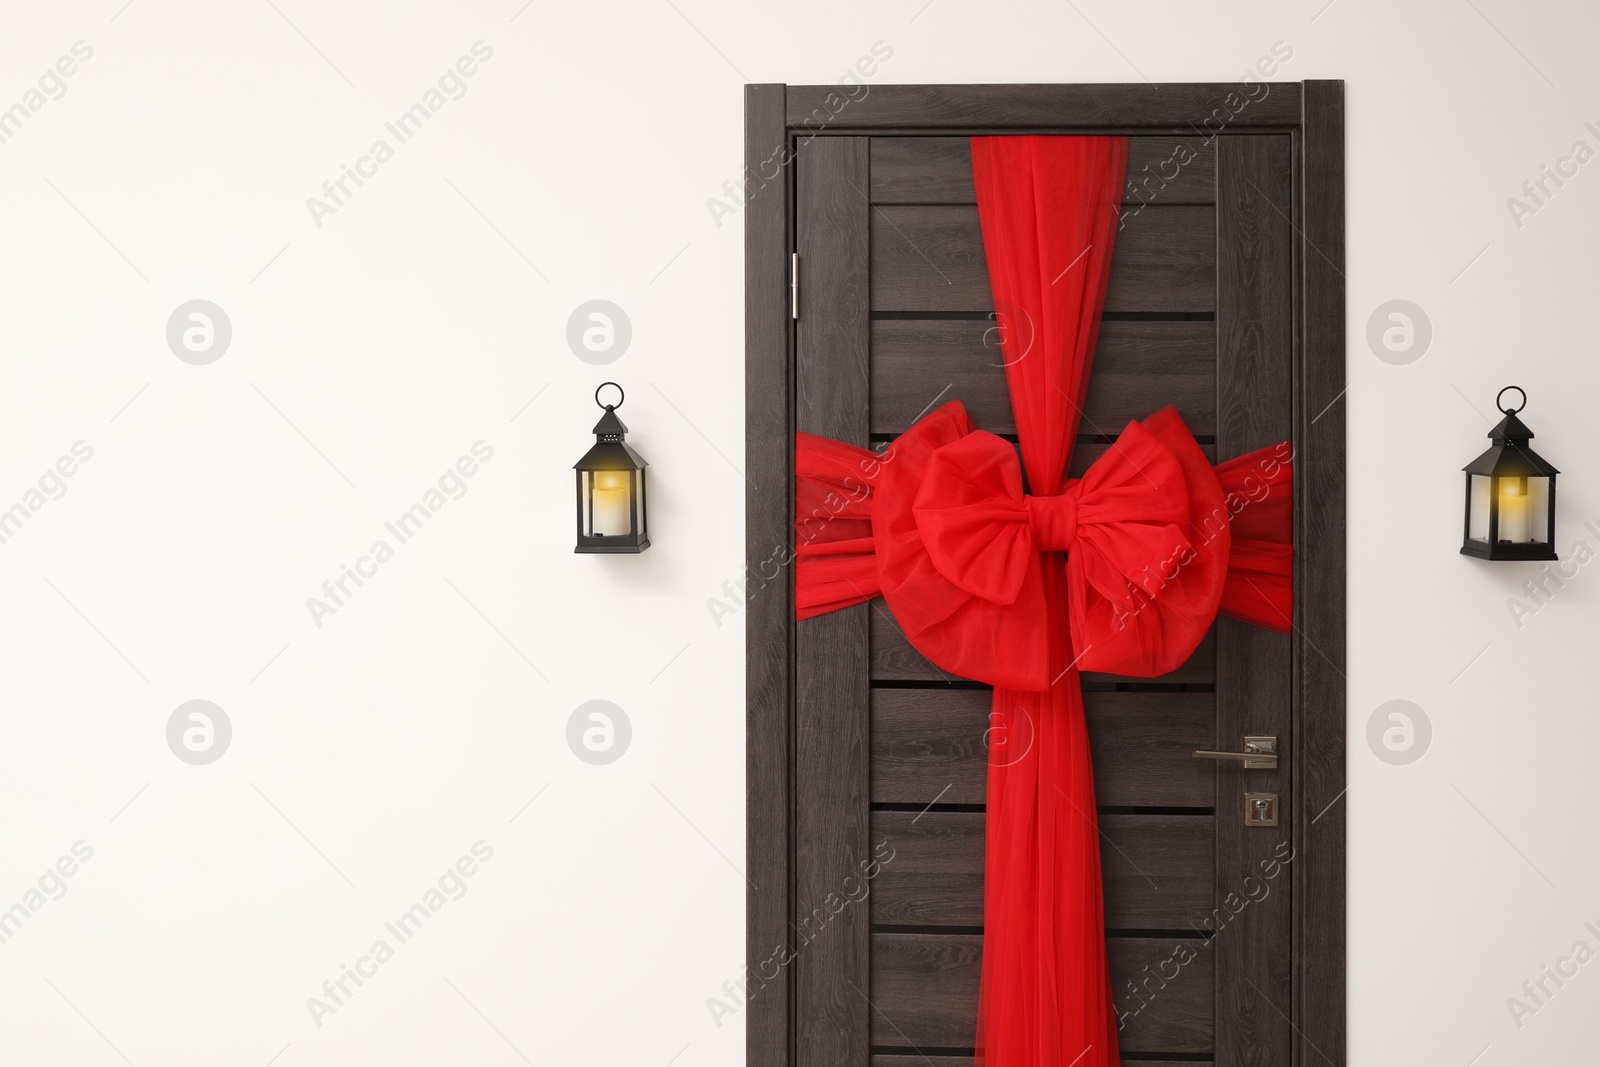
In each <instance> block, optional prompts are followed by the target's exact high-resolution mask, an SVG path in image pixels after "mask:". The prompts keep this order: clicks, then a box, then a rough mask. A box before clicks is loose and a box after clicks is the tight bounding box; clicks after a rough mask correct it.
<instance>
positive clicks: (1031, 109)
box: [788, 82, 1300, 134]
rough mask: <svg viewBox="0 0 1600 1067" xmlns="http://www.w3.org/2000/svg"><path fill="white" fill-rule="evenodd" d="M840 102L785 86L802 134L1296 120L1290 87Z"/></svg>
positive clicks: (877, 97)
mask: <svg viewBox="0 0 1600 1067" xmlns="http://www.w3.org/2000/svg"><path fill="white" fill-rule="evenodd" d="M858 92H859V91H858ZM844 99H845V98H843V97H842V95H841V92H840V87H839V86H838V85H791V86H789V92H788V122H789V125H790V126H791V127H793V128H795V129H797V130H801V131H804V132H806V133H812V132H821V131H826V132H830V133H831V132H839V133H844V132H849V131H855V130H866V131H874V130H877V129H882V128H889V129H904V130H917V131H928V132H934V131H938V132H946V131H948V132H971V133H985V132H989V131H995V132H1005V131H1012V132H1017V131H1021V130H1038V131H1039V132H1048V133H1089V132H1101V133H1149V132H1152V131H1153V130H1155V129H1163V130H1165V129H1170V130H1171V131H1173V132H1180V133H1185V134H1187V133H1192V132H1194V131H1195V130H1200V131H1202V132H1204V133H1206V134H1210V133H1213V132H1216V131H1218V130H1221V129H1249V128H1256V127H1262V126H1292V125H1294V124H1296V123H1298V122H1299V121H1300V85H1299V83H1297V82H1276V83H1262V82H1258V83H1255V84H1253V85H1248V84H1242V83H1226V82H1223V83H1209V82H1200V83H1173V84H1167V85H1139V84H1136V83H1131V82H1127V83H1125V82H1112V83H1107V84H1100V85H874V86H872V87H871V90H870V91H869V92H868V93H866V94H864V95H861V96H860V98H859V99H856V100H848V101H847V102H843V103H841V100H844Z"/></svg>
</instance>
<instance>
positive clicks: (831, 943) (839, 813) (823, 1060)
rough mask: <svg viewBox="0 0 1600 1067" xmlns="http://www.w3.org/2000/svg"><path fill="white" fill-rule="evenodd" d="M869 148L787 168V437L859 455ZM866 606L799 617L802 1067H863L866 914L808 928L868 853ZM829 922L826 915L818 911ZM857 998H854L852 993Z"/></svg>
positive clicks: (817, 149)
mask: <svg viewBox="0 0 1600 1067" xmlns="http://www.w3.org/2000/svg"><path fill="white" fill-rule="evenodd" d="M866 183H867V145H866V141H865V139H860V138H825V139H817V140H813V141H810V142H807V143H804V144H802V145H801V147H800V151H799V153H798V158H797V163H796V194H795V200H796V216H797V219H798V226H797V239H798V243H799V249H800V257H801V262H802V264H804V270H805V292H804V293H803V294H802V299H803V300H804V301H805V302H806V303H805V304H804V306H803V308H802V316H801V318H800V321H799V325H798V327H797V330H796V348H795V353H796V359H795V368H796V369H795V394H796V399H795V420H796V422H797V424H798V426H797V428H798V429H800V430H804V431H807V432H809V433H816V434H821V435H823V436H826V437H831V438H834V439H835V440H839V441H848V442H851V443H853V444H858V445H865V444H866V443H867V438H868V432H867V389H868V378H867V365H868V352H869V347H868V346H869V335H868V319H867V262H868V256H867V210H868V205H867V201H866V198H865V197H864V196H863V195H862V193H861V190H863V189H865V188H866ZM869 610H870V609H869V608H868V607H867V606H866V605H857V606H856V607H852V608H846V609H845V610H843V611H835V612H832V613H830V614H827V615H823V616H820V617H818V618H815V619H809V620H807V621H806V624H805V625H804V626H800V627H798V628H797V630H796V639H795V672H796V688H797V696H796V701H795V790H796V796H797V797H798V798H800V802H799V803H797V804H796V806H795V811H794V836H795V897H794V903H795V912H796V915H795V922H796V923H797V924H798V925H799V926H800V928H801V929H802V930H804V931H805V936H806V938H807V940H806V946H805V951H804V952H802V953H801V954H800V956H799V958H798V959H797V960H796V962H795V963H794V964H793V967H794V969H795V990H796V995H795V1013H796V1017H797V1018H798V1019H801V1020H804V1024H803V1025H801V1026H800V1027H798V1028H797V1030H796V1034H795V1041H796V1046H795V1047H796V1063H797V1065H798V1067H836V1065H838V1064H846V1063H853V1064H860V1063H865V1062H866V1060H867V1056H868V1014H869V1007H868V1005H867V1003H866V1002H865V1000H864V999H863V997H862V996H861V994H860V990H863V989H865V988H866V983H867V980H868V959H867V957H868V942H867V938H868V931H869V926H868V916H867V909H865V908H846V909H844V910H843V911H842V912H840V913H839V914H838V915H836V916H833V917H832V918H826V917H825V918H824V920H823V921H822V922H821V923H820V924H819V925H814V926H813V925H808V923H807V920H809V919H810V918H811V917H812V916H815V915H817V914H818V910H817V909H819V908H822V907H823V906H824V905H825V902H826V901H827V900H828V899H829V898H830V897H834V896H836V895H838V894H841V893H843V892H845V888H844V887H845V885H846V880H847V879H852V878H856V877H859V876H860V874H861V869H860V865H861V864H863V863H866V862H868V861H869V858H870V855H871V849H870V845H869V843H868V839H867V833H868V817H867V772H868V759H869V744H870V742H869V739H868V716H867V700H866V696H867V686H868V678H867V675H868V648H867V618H866V615H867V612H868V611H869ZM823 914H824V916H826V913H823ZM852 987H853V988H852Z"/></svg>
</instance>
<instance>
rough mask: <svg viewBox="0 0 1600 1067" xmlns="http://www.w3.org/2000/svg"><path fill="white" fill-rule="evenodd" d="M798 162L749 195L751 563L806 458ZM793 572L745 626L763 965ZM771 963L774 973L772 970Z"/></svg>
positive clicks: (749, 110)
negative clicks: (794, 181)
mask: <svg viewBox="0 0 1600 1067" xmlns="http://www.w3.org/2000/svg"><path fill="white" fill-rule="evenodd" d="M787 137H788V134H787V132H786V131H785V130H784V126H783V86H782V85H751V86H748V87H747V88H746V89H745V132H744V139H745V163H746V167H747V168H748V169H749V170H751V171H752V172H753V171H754V170H755V169H756V168H758V167H760V166H761V165H762V164H763V162H765V161H766V160H768V159H771V158H775V157H774V152H777V151H779V150H781V149H782V148H783V146H784V145H785V144H786V141H787ZM789 190H790V185H789V171H788V169H787V168H785V169H784V170H783V171H782V172H781V173H779V174H778V175H777V177H776V178H774V179H773V180H772V181H768V182H765V183H761V184H759V185H756V186H754V187H753V188H752V189H751V191H750V199H749V202H748V203H747V204H746V205H745V214H744V240H745V260H744V261H745V304H744V328H745V375H744V381H745V398H744V409H745V474H746V476H747V477H748V478H749V480H750V484H751V489H750V491H749V492H748V493H746V494H745V563H746V565H747V566H748V568H749V569H750V570H751V571H753V572H759V571H760V570H761V568H762V564H763V563H764V562H765V561H766V560H768V559H770V558H771V557H772V552H773V549H774V548H775V547H777V546H786V545H788V543H789V540H790V527H789V513H790V504H789V482H790V477H791V475H790V471H791V470H792V469H793V466H794V463H793V458H792V453H791V450H790V444H789V442H790V441H791V440H792V438H793V427H792V425H791V422H790V409H791V406H792V404H793V402H794V375H793V365H792V363H791V361H790V358H789V336H790V335H789V317H788V308H787V300H786V296H787V285H786V284H785V278H784V267H785V263H786V262H787V259H788V256H787V249H788V244H789V237H790V234H789V222H790V218H791V215H792V204H791V200H790V194H789ZM789 588H790V587H789V583H788V582H786V581H784V582H772V583H768V584H767V585H765V586H762V587H760V588H758V589H755V590H754V593H753V595H752V596H751V597H750V599H749V603H748V605H747V608H746V610H747V616H746V619H747V622H746V626H745V716H746V718H745V782H746V789H745V798H746V799H745V827H746V829H745V871H746V874H747V876H748V878H749V880H750V888H749V890H748V892H747V894H746V911H745V941H746V944H747V945H748V956H747V963H748V965H749V966H750V968H751V969H752V970H756V969H758V968H760V967H761V964H762V962H763V961H764V960H766V959H767V958H768V957H769V956H770V955H771V954H772V953H773V952H774V950H776V949H777V947H778V946H781V945H787V944H790V932H789V924H790V918H791V916H790V906H789V888H790V879H791V872H790V869H789V845H790V838H789V810H790V807H791V804H792V797H791V789H792V786H793V778H792V776H791V772H790V763H789V761H790V751H789V745H790V734H791V731H792V730H793V726H794V720H793V718H792V709H791V704H790V699H791V694H792V693H793V692H794V677H793V675H792V674H791V673H790V641H791V639H792V636H793V629H792V623H791V622H790V620H791V619H792V618H793V617H794V611H793V608H792V606H791V597H790V594H789ZM762 973H766V972H765V971H762ZM790 979H791V975H790V973H789V972H788V969H787V968H785V969H784V970H783V971H782V973H779V974H778V975H776V976H775V977H774V978H773V980H772V981H770V982H768V983H767V987H766V988H765V989H764V990H762V992H761V994H760V995H759V996H756V997H753V998H752V999H751V1001H750V1003H749V1007H748V1009H747V1010H748V1014H747V1016H746V1020H745V1051H746V1059H747V1061H748V1062H749V1063H750V1064H751V1067H788V1065H789V1063H790V1057H789V1033H790V1028H791V1022H792V1020H791V1017H790V1014H789V1002H790V988H789V983H790Z"/></svg>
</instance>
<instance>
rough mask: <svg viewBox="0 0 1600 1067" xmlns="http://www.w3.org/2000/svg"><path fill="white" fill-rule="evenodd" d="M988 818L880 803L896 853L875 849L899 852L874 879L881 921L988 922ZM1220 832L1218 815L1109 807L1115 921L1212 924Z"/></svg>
mask: <svg viewBox="0 0 1600 1067" xmlns="http://www.w3.org/2000/svg"><path fill="white" fill-rule="evenodd" d="M1067 817H1068V818H1073V817H1074V816H1073V815H1071V814H1070V813H1069V814H1068V815H1067ZM986 819H987V816H985V815H984V814H983V813H982V812H962V811H927V812H915V811H877V812H873V814H872V844H873V848H874V850H880V847H881V843H882V842H885V841H887V842H888V845H889V847H890V848H892V849H893V852H892V853H888V852H883V851H881V850H880V851H875V852H874V855H877V856H880V857H881V856H883V855H888V856H890V857H892V858H890V859H888V860H887V861H886V862H884V863H883V865H882V867H881V868H880V870H879V873H878V876H877V878H876V879H874V881H873V882H872V889H871V897H870V899H871V901H872V921H873V922H874V923H877V924H879V925H885V926H982V925H983V842H984V825H985V822H986ZM1214 834H1215V831H1214V827H1213V820H1212V817H1211V816H1209V815H1102V816H1100V863H1101V867H1102V869H1103V871H1104V882H1105V907H1106V910H1105V922H1106V927H1107V929H1113V930H1116V929H1124V930H1186V929H1189V928H1190V927H1191V925H1193V926H1196V927H1199V928H1200V929H1205V923H1206V920H1207V918H1209V917H1210V914H1211V909H1212V906H1213V900H1214V896H1215V890H1214V885H1213V881H1214V878H1213V875H1214V871H1213V868H1214V863H1213V860H1212V845H1213V839H1214Z"/></svg>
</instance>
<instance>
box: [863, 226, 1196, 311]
mask: <svg viewBox="0 0 1600 1067" xmlns="http://www.w3.org/2000/svg"><path fill="white" fill-rule="evenodd" d="M1215 217H1216V212H1215V210H1214V209H1213V208H1211V207H1209V206H1205V205H1165V204H1152V205H1151V206H1149V207H1146V208H1144V210H1142V211H1141V212H1139V214H1138V215H1137V216H1136V217H1133V218H1130V219H1129V220H1128V221H1127V222H1126V224H1125V225H1124V226H1123V227H1122V229H1121V230H1120V231H1119V232H1118V233H1117V238H1116V251H1115V252H1114V253H1113V255H1112V259H1111V274H1110V277H1109V279H1108V280H1107V284H1106V302H1105V310H1106V311H1111V312H1127V311H1169V312H1170V311H1183V312H1196V311H1210V310H1211V309H1212V305H1213V302H1214V301H1215V297H1216V288H1215V282H1216V233H1215ZM1069 269H1072V263H1071V262H1070V261H1069V262H1064V263H1062V264H1061V270H1062V271H1063V272H1065V271H1067V270H1069ZM872 309H873V310H874V311H992V310H993V309H994V301H993V299H992V298H991V297H990V295H989V275H988V268H987V266H986V264H985V260H984V255H983V235H982V233H981V232H980V230H979V226H978V209H977V208H976V207H967V206H963V205H890V206H887V207H879V208H874V209H873V211H872Z"/></svg>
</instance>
